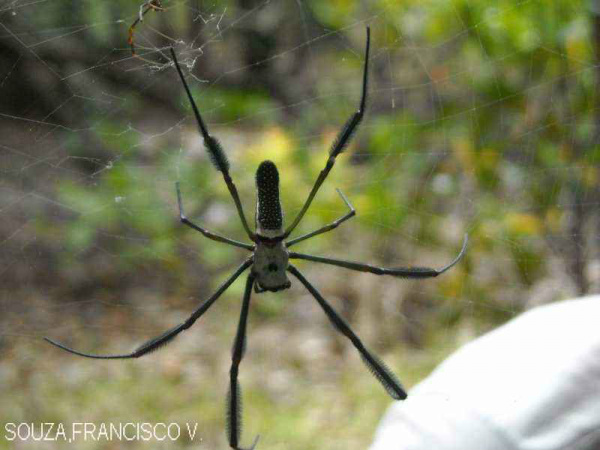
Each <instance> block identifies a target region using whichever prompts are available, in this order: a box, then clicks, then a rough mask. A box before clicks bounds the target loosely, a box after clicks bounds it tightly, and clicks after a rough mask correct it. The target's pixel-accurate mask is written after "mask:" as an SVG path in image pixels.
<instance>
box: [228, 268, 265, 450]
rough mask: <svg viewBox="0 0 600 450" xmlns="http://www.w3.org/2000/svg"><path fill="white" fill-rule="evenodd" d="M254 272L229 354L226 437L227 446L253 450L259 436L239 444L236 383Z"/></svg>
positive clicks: (239, 405)
mask: <svg viewBox="0 0 600 450" xmlns="http://www.w3.org/2000/svg"><path fill="white" fill-rule="evenodd" d="M254 279H255V277H254V274H252V273H250V275H248V280H247V281H246V290H245V291H244V300H243V302H242V312H241V314H240V321H239V323H238V329H237V333H236V335H235V341H234V343H233V351H232V355H231V369H230V371H229V393H228V395H227V437H228V439H229V446H230V447H231V448H232V449H234V450H254V448H255V447H256V444H257V443H258V438H259V436H256V438H255V439H254V442H253V443H252V446H250V447H249V448H243V447H240V446H239V439H240V434H242V418H241V411H242V390H241V388H240V384H239V383H238V370H239V366H240V363H241V362H242V358H243V357H244V353H245V352H246V324H247V322H248V309H249V307H250V295H251V294H252V285H253V284H254Z"/></svg>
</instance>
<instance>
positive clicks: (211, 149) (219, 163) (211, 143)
mask: <svg viewBox="0 0 600 450" xmlns="http://www.w3.org/2000/svg"><path fill="white" fill-rule="evenodd" d="M171 57H172V58H173V63H174V64H175V68H176V69H177V73H178V74H179V78H180V79H181V82H182V83H183V87H184V89H185V93H186V94H187V97H188V99H189V101H190V104H191V105H192V109H193V111H194V116H195V117H196V122H197V123H198V129H199V130H200V133H201V134H202V137H203V138H204V147H205V148H206V150H207V151H208V154H209V156H210V159H211V162H212V164H213V165H214V166H215V168H216V169H217V170H218V171H219V172H221V174H223V179H224V180H225V184H227V189H229V193H230V194H231V197H232V198H233V201H234V203H235V207H236V209H237V211H238V215H239V216H240V220H241V221H242V226H243V227H244V230H246V233H247V234H248V237H249V238H250V239H251V240H252V241H255V240H256V237H255V235H254V233H252V231H250V227H249V226H248V222H247V221H246V216H245V215H244V209H243V207H242V202H241V201H240V196H239V194H238V191H237V188H236V187H235V184H234V183H233V180H232V179H231V176H230V175H229V161H228V160H227V156H226V155H225V152H224V151H223V148H222V147H221V143H220V142H219V141H218V140H217V139H216V138H214V137H212V136H211V135H210V133H209V132H208V128H207V127H206V124H205V123H204V120H203V119H202V116H201V115H200V111H199V110H198V107H197V106H196V102H194V98H193V97H192V93H191V91H190V88H189V86H188V84H187V81H185V77H184V76H183V72H182V70H181V67H180V66H179V62H178V61H177V56H176V55H175V50H173V47H171Z"/></svg>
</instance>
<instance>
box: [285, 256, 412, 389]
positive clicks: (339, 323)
mask: <svg viewBox="0 0 600 450" xmlns="http://www.w3.org/2000/svg"><path fill="white" fill-rule="evenodd" d="M288 271H289V272H291V273H292V275H294V276H295V277H296V278H298V280H300V282H301V283H302V284H303V285H304V287H305V288H306V289H308V291H309V292H310V293H311V294H312V296H313V297H314V298H315V300H316V301H317V302H318V303H319V305H321V308H323V311H325V314H327V317H328V318H329V320H330V321H331V323H332V324H333V326H334V327H335V328H337V330H338V331H339V332H340V333H342V334H343V335H344V336H346V337H347V338H348V339H350V342H352V345H354V347H355V348H356V349H357V350H358V351H359V352H360V356H361V358H362V360H363V361H364V363H365V364H366V365H367V367H368V368H369V370H370V371H371V372H372V373H373V375H374V376H375V378H377V379H378V380H379V382H380V383H381V384H382V385H383V387H384V388H385V390H386V391H387V393H388V394H390V396H391V397H392V398H394V399H396V400H404V399H405V398H406V396H407V395H406V391H405V390H404V388H403V387H402V385H401V384H400V382H399V381H398V379H397V378H396V376H395V375H394V374H393V373H392V371H391V370H390V369H389V368H388V367H387V366H386V365H385V364H384V363H383V361H381V360H380V359H379V358H378V357H376V356H375V355H373V354H372V353H370V352H369V351H368V350H367V349H366V348H365V346H364V345H363V343H362V342H361V341H360V339H359V338H358V336H356V334H354V332H353V331H352V329H351V328H350V326H349V325H348V324H347V323H346V321H345V320H344V319H342V318H341V317H340V316H339V315H338V314H337V313H336V312H335V310H334V309H333V308H332V307H331V305H330V304H329V303H328V302H327V300H325V299H324V298H323V296H322V295H321V294H320V292H319V291H318V290H317V289H316V288H315V287H314V286H313V285H312V284H311V283H310V282H309V281H308V280H307V279H306V278H304V276H303V275H302V274H301V273H300V271H299V270H298V269H296V268H295V267H294V266H293V265H291V264H290V266H289V267H288Z"/></svg>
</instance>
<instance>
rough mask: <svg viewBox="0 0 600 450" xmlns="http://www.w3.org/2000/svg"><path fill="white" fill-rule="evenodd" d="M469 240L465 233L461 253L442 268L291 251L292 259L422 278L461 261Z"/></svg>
mask: <svg viewBox="0 0 600 450" xmlns="http://www.w3.org/2000/svg"><path fill="white" fill-rule="evenodd" d="M468 241H469V236H468V235H467V234H465V237H464V241H463V245H462V248H461V250H460V252H459V254H458V255H457V256H456V258H454V261H452V262H451V263H449V264H447V265H445V266H444V267H442V268H441V269H432V268H430V267H395V268H390V269H388V268H385V267H376V266H372V265H370V264H362V263H357V262H354V261H345V260H343V259H333V258H324V257H322V256H314V255H306V254H304V253H294V252H290V253H289V257H290V259H304V260H307V261H314V262H319V263H324V264H330V265H332V266H338V267H343V268H345V269H350V270H357V271H359V272H369V273H374V274H375V275H391V276H393V277H398V278H412V279H421V278H435V277H437V276H438V275H441V274H443V273H444V272H446V271H447V270H449V269H451V268H452V267H454V266H455V265H456V263H458V261H460V259H461V258H462V257H463V255H464V254H465V251H466V249H467V243H468Z"/></svg>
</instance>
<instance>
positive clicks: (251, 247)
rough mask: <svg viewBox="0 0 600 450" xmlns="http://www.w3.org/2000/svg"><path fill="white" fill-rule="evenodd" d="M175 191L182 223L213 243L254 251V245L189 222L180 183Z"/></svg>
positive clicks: (176, 184)
mask: <svg viewBox="0 0 600 450" xmlns="http://www.w3.org/2000/svg"><path fill="white" fill-rule="evenodd" d="M175 189H176V190H177V204H178V205H179V219H180V220H181V223H183V224H185V225H187V226H188V227H190V228H193V229H194V230H196V231H199V232H200V233H202V234H203V235H204V236H206V237H207V238H209V239H212V240H213V241H217V242H224V243H225V244H230V245H234V246H236V247H241V248H245V249H246V250H250V251H253V250H254V245H250V244H245V243H244V242H239V241H236V240H233V239H229V238H227V237H225V236H221V235H219V234H215V233H213V232H212V231H209V230H207V229H206V228H202V227H201V226H199V225H196V224H195V223H193V222H192V221H191V220H189V219H188V218H187V217H186V216H185V213H184V212H183V201H182V198H181V190H180V189H179V181H177V182H176V183H175Z"/></svg>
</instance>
